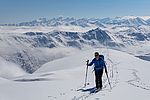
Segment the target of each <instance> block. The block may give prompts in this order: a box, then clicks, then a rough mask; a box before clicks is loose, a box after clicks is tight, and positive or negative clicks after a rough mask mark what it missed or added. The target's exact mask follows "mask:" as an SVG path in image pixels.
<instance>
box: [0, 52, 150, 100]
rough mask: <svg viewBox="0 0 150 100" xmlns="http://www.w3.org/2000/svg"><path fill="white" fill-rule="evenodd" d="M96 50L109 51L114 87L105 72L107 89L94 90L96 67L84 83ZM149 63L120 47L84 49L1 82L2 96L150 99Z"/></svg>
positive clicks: (16, 99)
mask: <svg viewBox="0 0 150 100" xmlns="http://www.w3.org/2000/svg"><path fill="white" fill-rule="evenodd" d="M95 51H100V52H102V54H104V55H105V58H106V62H107V67H108V72H109V77H110V81H111V85H112V87H113V88H112V90H110V88H109V85H108V82H107V79H106V76H105V74H104V76H103V86H104V87H103V90H102V91H100V92H98V93H97V94H90V93H89V92H90V91H89V90H90V88H93V87H94V73H92V69H93V68H92V67H90V68H89V72H88V82H89V85H88V86H87V87H86V88H82V86H83V84H84V76H85V64H86V62H85V61H86V60H87V59H90V60H91V59H92V58H93V53H94V52H95ZM149 65H150V62H148V61H144V60H141V59H138V58H136V57H134V56H132V55H129V54H126V53H124V52H120V51H116V50H111V49H109V50H108V52H107V50H106V49H94V50H87V51H82V52H78V53H77V54H75V55H72V56H69V57H66V58H62V59H58V60H55V61H52V62H49V63H47V64H45V65H43V67H41V68H40V69H39V70H37V71H36V72H35V73H34V74H32V75H25V76H23V77H17V78H15V79H13V80H14V81H8V82H7V81H5V82H2V83H0V90H1V91H0V100H120V99H121V100H149V98H150V81H149V80H150V77H149V70H150V67H149ZM6 87H7V88H6ZM78 90H79V91H78Z"/></svg>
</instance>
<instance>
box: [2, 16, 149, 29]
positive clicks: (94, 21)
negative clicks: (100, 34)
mask: <svg viewBox="0 0 150 100" xmlns="http://www.w3.org/2000/svg"><path fill="white" fill-rule="evenodd" d="M149 19H150V16H124V17H115V18H89V19H87V18H81V19H75V18H64V17H58V18H53V19H46V18H39V19H38V20H33V21H31V22H22V23H19V24H1V26H55V27H56V26H60V25H65V26H69V25H74V26H81V27H89V26H91V25H97V26H99V27H105V24H106V25H112V24H113V25H130V26H140V25H150V24H149Z"/></svg>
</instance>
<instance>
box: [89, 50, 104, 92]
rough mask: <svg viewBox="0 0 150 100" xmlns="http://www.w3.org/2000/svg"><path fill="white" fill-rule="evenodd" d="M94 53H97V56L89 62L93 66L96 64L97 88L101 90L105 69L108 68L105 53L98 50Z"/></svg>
mask: <svg viewBox="0 0 150 100" xmlns="http://www.w3.org/2000/svg"><path fill="white" fill-rule="evenodd" d="M94 55H95V58H94V59H93V60H92V61H91V62H90V63H89V64H88V66H92V65H93V64H94V71H95V83H96V88H97V89H98V90H101V89H102V75H103V69H104V68H106V65H105V61H104V56H103V55H99V53H98V52H95V54H94Z"/></svg>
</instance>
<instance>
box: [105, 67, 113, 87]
mask: <svg viewBox="0 0 150 100" xmlns="http://www.w3.org/2000/svg"><path fill="white" fill-rule="evenodd" d="M105 73H106V76H107V79H108V83H109V86H110V89H112V87H111V84H110V80H109V77H108V72H107V69H106V67H105Z"/></svg>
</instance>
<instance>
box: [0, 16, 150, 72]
mask: <svg viewBox="0 0 150 100" xmlns="http://www.w3.org/2000/svg"><path fill="white" fill-rule="evenodd" d="M148 22H149V19H148V17H139V16H138V17H134V16H125V17H116V18H103V19H96V18H90V19H86V18H82V19H75V18H63V17H59V18H53V19H50V20H48V19H46V18H40V19H38V20H34V21H32V22H23V23H20V24H13V25H8V24H7V25H1V26H0V56H1V57H2V58H3V59H5V60H7V61H10V62H13V63H15V64H17V65H19V66H20V67H21V68H23V70H25V71H26V72H28V73H33V72H35V71H36V70H37V69H39V68H40V67H41V66H42V65H43V64H45V63H46V62H49V61H52V60H55V59H59V58H62V57H66V56H68V55H70V54H72V53H75V52H76V51H78V50H85V49H89V48H97V47H98V48H101V47H102V48H104V47H107V48H113V49H117V50H121V51H125V52H128V53H131V54H134V55H136V56H143V55H144V54H147V53H150V52H149V51H150V48H149V46H148V45H149V44H150V26H149V23H148ZM135 48H136V49H135ZM62 51H63V52H62Z"/></svg>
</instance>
